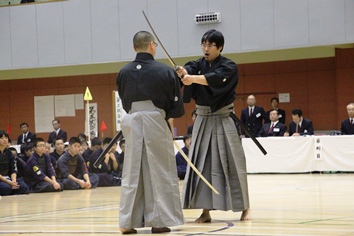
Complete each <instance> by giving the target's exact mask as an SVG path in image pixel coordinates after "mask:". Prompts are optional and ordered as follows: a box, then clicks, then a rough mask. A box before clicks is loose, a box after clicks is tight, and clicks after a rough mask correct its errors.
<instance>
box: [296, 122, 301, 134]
mask: <svg viewBox="0 0 354 236" xmlns="http://www.w3.org/2000/svg"><path fill="white" fill-rule="evenodd" d="M300 130H301V127H300V124H297V126H296V133H300Z"/></svg>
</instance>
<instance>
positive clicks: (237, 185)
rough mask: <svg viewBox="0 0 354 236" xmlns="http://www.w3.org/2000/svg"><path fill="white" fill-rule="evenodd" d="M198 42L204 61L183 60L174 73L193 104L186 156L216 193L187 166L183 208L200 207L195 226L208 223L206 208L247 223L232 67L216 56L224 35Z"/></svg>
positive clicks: (214, 33)
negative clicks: (233, 214) (235, 214)
mask: <svg viewBox="0 0 354 236" xmlns="http://www.w3.org/2000/svg"><path fill="white" fill-rule="evenodd" d="M201 43H202V49H203V52H204V57H203V58H200V59H198V60H197V61H191V62H188V63H187V64H186V65H185V66H184V68H181V69H180V70H178V74H179V76H181V77H182V75H183V78H182V82H183V84H184V85H186V86H185V89H184V102H189V101H190V100H191V98H193V99H194V100H195V102H196V105H197V109H196V113H197V118H196V120H195V122H194V127H193V133H192V144H191V148H190V152H189V158H190V160H191V162H192V163H193V164H194V165H195V166H196V167H197V168H198V170H200V171H201V173H202V174H203V176H204V177H205V178H206V179H207V180H208V181H209V182H210V183H211V184H212V185H213V186H214V187H215V188H216V190H217V191H218V192H219V193H220V195H217V194H215V193H214V192H212V190H211V189H210V188H209V187H208V186H207V185H206V184H205V183H204V182H203V181H202V180H201V179H200V178H199V177H198V175H196V174H195V173H194V172H193V171H192V170H191V168H190V167H189V168H187V174H186V177H185V185H184V189H183V207H184V208H186V209H188V208H191V209H196V208H202V209H203V213H202V215H201V216H200V217H199V218H198V219H197V220H196V222H198V223H205V222H210V221H211V216H210V212H209V211H210V210H223V211H228V210H232V211H234V212H236V211H242V216H241V220H250V219H251V215H250V210H249V197H248V184H247V170H246V159H245V154H244V151H243V148H242V145H241V141H240V138H239V135H238V132H237V129H236V124H235V121H234V120H233V119H232V118H231V117H230V113H231V112H233V102H234V100H235V98H236V94H235V89H236V86H237V82H238V73H237V65H236V64H235V63H234V62H233V61H231V60H229V59H227V58H225V57H223V56H221V54H220V53H221V51H222V49H223V46H224V37H223V35H222V34H221V33H220V32H219V31H216V30H209V31H207V32H206V33H205V34H204V35H203V37H202V40H201Z"/></svg>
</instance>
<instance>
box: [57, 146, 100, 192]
mask: <svg viewBox="0 0 354 236" xmlns="http://www.w3.org/2000/svg"><path fill="white" fill-rule="evenodd" d="M56 172H57V175H58V178H59V181H58V182H61V183H63V184H64V189H65V190H74V189H81V187H80V185H79V184H78V183H76V182H75V181H74V180H71V179H69V178H68V176H69V174H71V175H73V176H74V177H75V178H78V179H82V180H84V177H83V176H84V174H88V176H89V178H90V183H91V188H96V187H97V185H98V181H99V178H98V175H96V174H93V173H88V169H87V166H86V163H85V160H84V158H83V157H82V156H81V155H79V154H77V155H75V156H71V154H70V153H69V152H64V154H63V155H61V156H60V158H59V159H58V161H57V166H56Z"/></svg>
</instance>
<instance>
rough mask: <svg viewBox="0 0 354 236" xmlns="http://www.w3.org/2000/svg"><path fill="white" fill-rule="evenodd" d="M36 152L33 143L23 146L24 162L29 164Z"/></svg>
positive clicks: (22, 156) (21, 156)
mask: <svg viewBox="0 0 354 236" xmlns="http://www.w3.org/2000/svg"><path fill="white" fill-rule="evenodd" d="M33 152H34V144H33V143H26V144H22V145H21V155H20V156H19V158H21V159H22V160H23V161H24V162H26V163H27V161H28V159H29V158H30V157H31V156H32V154H33Z"/></svg>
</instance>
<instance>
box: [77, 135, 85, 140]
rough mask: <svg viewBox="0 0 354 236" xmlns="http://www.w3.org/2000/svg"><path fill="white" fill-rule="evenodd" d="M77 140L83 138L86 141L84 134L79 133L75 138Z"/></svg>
mask: <svg viewBox="0 0 354 236" xmlns="http://www.w3.org/2000/svg"><path fill="white" fill-rule="evenodd" d="M77 137H78V138H80V137H81V138H84V139H85V140H86V134H84V133H79V135H78V136H77Z"/></svg>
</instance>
